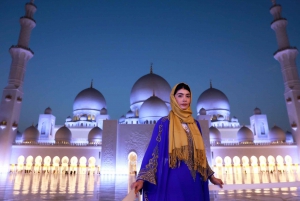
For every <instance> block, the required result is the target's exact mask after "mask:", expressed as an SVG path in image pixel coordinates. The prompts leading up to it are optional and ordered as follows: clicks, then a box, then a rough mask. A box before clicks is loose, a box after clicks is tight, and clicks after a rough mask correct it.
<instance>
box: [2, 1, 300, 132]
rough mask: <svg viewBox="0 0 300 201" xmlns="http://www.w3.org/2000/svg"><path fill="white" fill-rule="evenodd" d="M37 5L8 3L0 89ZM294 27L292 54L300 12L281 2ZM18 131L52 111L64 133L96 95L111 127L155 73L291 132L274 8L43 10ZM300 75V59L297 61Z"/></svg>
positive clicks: (65, 5) (202, 5)
mask: <svg viewBox="0 0 300 201" xmlns="http://www.w3.org/2000/svg"><path fill="white" fill-rule="evenodd" d="M28 1H29V0H18V1H10V0H1V1H0V13H1V18H0V27H1V31H0V67H1V74H0V89H3V88H4V87H5V86H6V84H7V81H8V74H9V68H10V63H11V57H10V54H9V52H8V49H9V47H10V46H11V45H16V44H17V41H18V36H19V30H20V25H19V22H18V21H19V17H21V16H23V15H24V14H25V11H24V4H25V3H26V2H28ZM277 3H279V4H281V5H282V8H283V12H282V16H283V17H285V18H287V19H288V27H287V32H288V36H289V40H290V44H291V45H292V46H298V47H300V26H299V23H300V15H299V10H300V2H299V0H289V1H283V0H280V1H279V0H277ZM35 4H36V6H37V12H36V14H35V15H34V19H35V20H36V22H37V26H36V27H35V28H34V29H33V31H32V35H31V41H30V48H31V49H32V50H33V51H34V52H35V54H34V57H33V58H32V59H31V60H30V61H29V62H28V65H27V70H26V74H25V83H24V96H23V103H22V110H21V118H20V122H19V130H20V131H23V130H24V129H25V128H27V127H28V126H31V125H32V124H33V123H34V124H37V122H38V118H39V114H42V113H43V112H44V110H45V108H47V107H48V106H49V107H51V108H52V111H53V115H54V116H55V117H56V124H59V125H62V124H64V122H65V119H66V117H67V116H69V115H70V116H72V112H73V111H72V108H73V101H74V99H75V97H76V95H77V94H78V93H79V92H80V91H81V90H83V89H85V88H87V87H89V86H90V83H91V80H92V79H93V80H94V88H96V89H98V90H99V91H100V92H101V93H102V94H103V95H104V97H105V99H106V102H107V110H108V113H109V115H110V117H111V119H118V118H119V117H120V116H121V115H123V114H126V112H127V111H128V110H129V106H130V102H129V97H130V91H131V88H132V86H133V84H134V83H135V82H136V81H137V80H138V79H139V78H140V77H141V76H143V75H145V74H148V73H149V71H150V63H153V72H154V73H156V74H158V75H160V76H162V77H164V78H165V79H166V80H167V81H168V82H169V84H170V85H171V87H173V86H174V85H175V84H176V83H178V82H186V83H188V84H189V85H190V87H191V89H192V92H193V103H192V109H193V112H194V116H195V117H196V101H197V99H198V97H199V95H200V94H201V93H202V92H203V91H204V90H206V89H208V88H209V82H210V79H211V80H212V85H213V87H214V88H217V89H219V90H221V91H223V92H224V93H225V94H226V95H227V97H228V99H229V101H230V107H231V116H236V117H237V118H238V119H239V122H240V124H241V125H243V124H244V125H249V124H250V123H249V122H250V120H249V117H250V116H251V115H252V114H253V109H254V108H255V107H259V108H260V109H261V111H262V113H263V114H266V115H267V117H268V121H269V127H272V126H274V125H277V126H279V127H281V128H282V129H284V130H289V123H288V117H287V112H286V106H285V101H284V97H283V92H284V86H283V79H282V74H281V70H280V65H279V63H278V62H277V61H276V60H275V59H274V58H273V53H274V52H275V51H276V50H277V42H276V38H275V33H274V31H273V30H272V29H271V28H270V23H271V21H272V20H273V17H272V16H271V14H270V13H269V8H270V7H271V6H272V3H271V1H269V0H252V1H246V0H226V1H220V0H219V1H217V0H205V1H204V0H202V1H200V0H189V1H183V0H181V1H180V0H165V1H162V0H151V1H150V0H142V1H141V0H119V1H117V0H105V1H102V0H101V1H99V0H90V1H83V0H76V1H70V0H61V1H58V0H56V1H45V0H36V1H35ZM297 63H298V71H299V66H300V64H299V63H300V62H299V56H298V58H297Z"/></svg>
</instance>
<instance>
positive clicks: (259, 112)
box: [253, 107, 261, 114]
mask: <svg viewBox="0 0 300 201" xmlns="http://www.w3.org/2000/svg"><path fill="white" fill-rule="evenodd" d="M253 113H254V114H261V110H260V109H259V108H257V107H256V108H254V110H253Z"/></svg>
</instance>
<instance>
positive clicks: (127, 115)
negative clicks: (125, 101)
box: [126, 110, 135, 118]
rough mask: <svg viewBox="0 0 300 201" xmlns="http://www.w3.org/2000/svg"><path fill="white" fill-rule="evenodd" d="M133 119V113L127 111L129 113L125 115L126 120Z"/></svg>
mask: <svg viewBox="0 0 300 201" xmlns="http://www.w3.org/2000/svg"><path fill="white" fill-rule="evenodd" d="M133 117H135V115H134V113H133V112H132V111H131V110H129V111H128V112H127V113H126V118H133Z"/></svg>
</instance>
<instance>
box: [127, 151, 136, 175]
mask: <svg viewBox="0 0 300 201" xmlns="http://www.w3.org/2000/svg"><path fill="white" fill-rule="evenodd" d="M136 165H137V154H136V153H135V152H133V151H132V152H130V153H129V154H128V171H129V174H136Z"/></svg>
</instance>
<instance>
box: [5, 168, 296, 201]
mask: <svg viewBox="0 0 300 201" xmlns="http://www.w3.org/2000/svg"><path fill="white" fill-rule="evenodd" d="M230 177H235V179H233V180H232V179H230ZM237 177H238V176H237V175H222V179H223V180H224V182H225V186H224V187H225V188H224V189H225V190H220V189H219V188H217V187H216V186H210V190H211V191H210V193H211V200H212V201H225V200H231V201H233V200H237V201H240V200H261V201H264V200H275V201H276V200H281V201H296V200H300V184H299V181H300V175H299V174H292V175H289V174H287V173H273V174H268V173H259V174H257V175H254V174H246V175H239V177H240V178H243V181H244V182H243V183H241V182H239V180H238V179H236V178H237ZM256 177H257V179H255V178H256ZM247 178H248V180H247ZM292 178H294V179H292ZM129 181H130V182H129ZM132 181H134V176H131V177H130V176H127V175H117V176H114V175H66V174H47V173H9V174H0V200H14V201H16V200H22V201H26V200H30V201H36V200H57V201H58V200H85V201H95V200H101V201H114V200H115V201H119V200H122V199H123V198H124V197H125V195H126V194H127V192H128V184H129V183H131V182H132ZM271 182H272V183H271ZM293 182H294V183H293ZM262 184H264V185H262ZM274 184H278V185H279V184H280V188H274V187H272V188H270V187H268V186H272V185H274ZM290 184H292V185H294V184H295V185H296V186H294V187H286V186H289V185H290ZM243 185H244V186H243ZM245 185H248V186H245ZM226 186H231V187H235V189H234V190H226ZM243 187H247V188H249V190H246V189H242V188H243ZM227 188H228V187H227Z"/></svg>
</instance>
